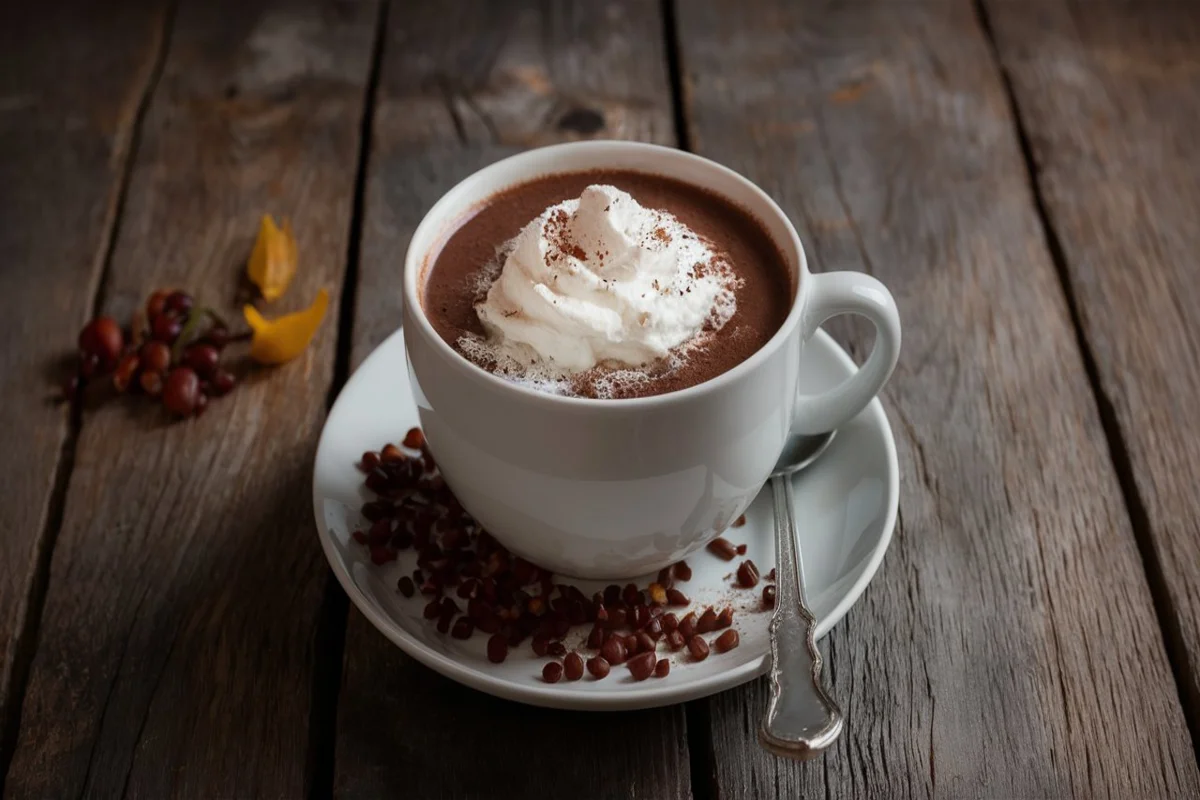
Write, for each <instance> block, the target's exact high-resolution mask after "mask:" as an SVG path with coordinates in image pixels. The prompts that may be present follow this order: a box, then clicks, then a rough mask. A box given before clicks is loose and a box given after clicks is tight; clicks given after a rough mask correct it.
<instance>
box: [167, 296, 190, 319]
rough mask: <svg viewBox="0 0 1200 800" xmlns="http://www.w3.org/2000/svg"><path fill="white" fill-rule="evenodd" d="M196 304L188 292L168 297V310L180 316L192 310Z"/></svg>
mask: <svg viewBox="0 0 1200 800" xmlns="http://www.w3.org/2000/svg"><path fill="white" fill-rule="evenodd" d="M193 305H195V302H194V301H193V300H192V296H191V295H190V294H188V293H187V292H171V293H170V294H169V295H167V302H166V310H167V311H173V312H175V313H176V314H179V315H180V316H183V315H184V314H186V313H187V312H189V311H191V310H192V306H193Z"/></svg>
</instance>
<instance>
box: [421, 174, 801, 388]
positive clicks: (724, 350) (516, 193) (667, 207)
mask: <svg viewBox="0 0 1200 800" xmlns="http://www.w3.org/2000/svg"><path fill="white" fill-rule="evenodd" d="M593 184H608V185H612V186H616V187H617V188H619V189H622V190H623V191H626V192H628V193H629V194H631V195H632V196H633V197H634V198H635V199H637V201H638V202H639V203H641V204H642V205H643V206H645V207H647V208H651V209H656V210H659V211H666V212H669V213H671V214H673V215H674V216H675V217H676V218H677V219H678V220H679V221H680V222H682V223H683V224H684V225H686V226H687V227H688V228H690V229H691V230H692V231H694V232H695V234H696V235H697V236H698V237H699V238H701V239H702V240H704V241H705V242H706V243H708V244H709V246H710V247H711V248H712V249H713V250H715V251H716V252H717V253H718V258H719V259H720V262H721V263H722V264H725V265H728V266H729V267H730V268H731V269H732V270H733V272H734V273H735V274H736V275H737V277H738V278H739V279H740V281H741V283H740V286H738V287H737V289H736V290H735V296H736V300H737V311H736V312H735V313H734V314H733V316H732V317H731V318H730V319H729V321H728V322H727V323H726V324H725V326H724V327H723V328H721V329H720V331H716V326H715V324H714V322H713V320H712V319H711V318H710V319H709V320H707V321H706V322H705V324H704V327H703V333H704V334H705V336H704V337H703V339H702V343H701V344H699V345H697V344H695V343H693V344H692V346H690V347H689V348H688V350H687V353H686V355H685V356H683V357H681V358H678V359H674V360H673V362H670V363H669V362H667V361H662V362H659V363H654V364H650V365H647V366H644V367H641V368H639V371H640V372H642V373H644V374H645V379H644V380H638V381H636V382H619V383H618V384H617V385H616V386H610V384H612V383H613V382H612V381H611V380H609V379H610V377H611V376H612V375H613V374H614V373H615V372H617V371H628V370H629V369H630V368H629V367H628V366H627V365H598V366H596V367H594V368H593V369H591V370H587V371H586V372H582V373H579V374H577V375H575V376H573V378H572V381H571V386H570V389H571V391H572V392H573V393H574V394H577V395H578V396H581V397H597V396H608V397H614V398H616V399H620V398H626V397H645V396H650V395H657V394H665V393H667V392H673V391H678V390H680V389H685V388H687V387H689V386H694V385H696V384H698V383H703V382H704V381H707V380H710V379H712V378H715V377H716V376H718V375H720V374H721V373H723V372H727V371H728V370H730V369H732V368H733V367H735V366H737V365H738V364H739V363H741V362H742V361H745V360H746V359H747V358H749V357H750V356H751V355H752V354H753V353H754V352H755V351H757V350H758V349H760V348H761V347H762V346H763V345H764V344H766V343H767V341H768V340H769V339H770V338H771V337H772V336H773V335H774V334H775V332H776V331H778V330H779V327H780V326H781V325H782V324H783V321H784V319H785V318H786V317H787V314H788V311H789V309H790V307H791V303H792V297H793V296H794V293H795V285H794V280H793V278H792V274H791V269H790V267H789V265H788V260H787V259H786V258H785V257H784V255H783V254H782V253H781V252H780V250H779V248H778V247H777V246H776V244H775V243H774V241H773V240H772V239H771V236H770V234H768V233H767V231H766V229H765V228H764V227H763V225H762V223H760V222H759V221H758V220H757V219H756V218H755V217H754V216H753V215H752V214H750V213H749V212H747V211H746V210H744V209H742V208H741V207H740V206H737V205H736V204H734V203H732V202H730V201H728V200H726V199H725V198H723V197H720V196H718V195H716V194H714V193H711V192H708V191H706V190H704V189H701V188H698V187H695V186H692V185H690V184H686V183H683V182H680V181H676V180H673V179H670V178H665V177H662V176H659V175H652V174H648V173H642V172H634V171H624V170H619V171H618V170H594V171H590V172H576V173H564V174H560V175H552V176H547V177H544V178H540V179H536V180H534V181H531V182H529V183H525V184H521V185H518V186H515V187H513V188H511V189H507V190H505V191H503V192H500V193H498V194H496V195H494V196H493V197H491V198H490V199H489V200H488V201H487V202H485V203H484V204H483V206H482V207H481V208H479V209H477V210H476V211H475V213H474V214H473V215H472V216H470V218H468V219H466V220H465V221H464V222H463V224H462V225H461V227H460V228H459V229H458V230H457V231H455V232H454V233H453V234H451V235H450V237H449V238H448V239H447V241H446V242H445V244H444V245H443V246H442V249H441V252H440V253H437V254H436V256H435V257H434V258H433V262H432V264H431V265H430V264H427V265H426V271H425V274H426V283H425V289H424V296H423V306H424V309H425V313H426V314H427V315H428V317H429V320H430V322H431V323H432V325H433V327H434V329H435V330H436V331H437V332H438V335H439V336H441V337H442V339H444V340H445V341H446V342H447V343H449V344H450V345H451V346H452V347H454V348H455V349H456V350H459V351H460V352H461V349H460V348H459V346H458V341H459V340H460V339H461V338H462V337H464V336H483V335H485V332H484V330H483V326H482V324H481V323H480V321H479V317H478V315H477V314H476V312H475V304H476V303H477V302H479V300H481V299H482V296H483V294H486V286H485V287H484V290H483V292H481V291H480V280H479V277H480V273H481V271H482V270H484V269H485V268H487V267H488V266H489V265H494V264H495V262H496V258H497V252H498V249H500V248H502V246H503V245H504V244H505V243H506V242H509V241H510V240H511V239H512V238H513V237H514V236H516V235H517V233H519V232H520V230H521V228H522V227H524V225H525V224H526V223H528V222H529V221H530V220H532V219H534V218H535V217H537V216H539V215H540V214H541V213H542V212H543V211H544V210H545V209H546V208H548V207H550V206H553V205H556V204H558V203H560V202H562V201H563V200H567V199H571V198H575V197H579V195H580V194H581V193H582V191H583V190H584V189H585V188H587V187H588V186H589V185H593ZM569 223H570V215H569V214H567V212H566V211H563V210H561V209H560V210H559V211H558V212H557V213H555V214H554V215H552V217H551V219H550V220H549V221H548V223H547V226H546V228H547V237H548V240H549V244H550V253H549V254H548V258H549V260H550V263H552V264H557V263H561V262H565V260H566V256H568V255H569V256H572V257H574V258H577V259H580V260H583V259H586V257H587V253H586V251H585V250H584V249H583V248H582V247H580V246H579V244H578V243H577V242H575V241H573V240H572V237H571V236H570V229H569ZM670 236H671V235H670V233H668V232H667V231H666V230H665V229H664V228H661V227H659V228H656V229H655V230H654V231H653V238H654V239H655V240H657V241H659V242H662V243H664V244H666V243H669V241H670ZM599 255H600V256H603V257H608V256H609V254H608V253H603V254H599ZM710 269H712V267H711V266H710V265H708V264H704V263H698V264H695V265H694V266H693V267H692V269H691V273H692V276H693V277H694V278H699V277H702V276H704V275H705V273H707V272H708V271H709V270H710ZM656 288H657V289H658V290H659V291H664V292H665V291H679V290H676V289H672V288H671V287H663V286H658V287H656ZM464 357H465V356H464ZM479 366H481V367H483V368H484V369H490V370H491V369H495V364H484V363H480V364H479ZM601 386H604V387H605V389H604V391H601V389H600V387H601Z"/></svg>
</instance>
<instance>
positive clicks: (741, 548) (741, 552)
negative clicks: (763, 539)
mask: <svg viewBox="0 0 1200 800" xmlns="http://www.w3.org/2000/svg"><path fill="white" fill-rule="evenodd" d="M737 554H738V555H739V556H744V555H746V545H744V544H739V545H738V546H737Z"/></svg>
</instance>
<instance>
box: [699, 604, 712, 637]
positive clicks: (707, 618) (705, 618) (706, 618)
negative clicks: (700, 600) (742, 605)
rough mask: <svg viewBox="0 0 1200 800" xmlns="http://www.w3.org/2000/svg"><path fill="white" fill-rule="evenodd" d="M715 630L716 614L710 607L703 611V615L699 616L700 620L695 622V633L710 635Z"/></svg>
mask: <svg viewBox="0 0 1200 800" xmlns="http://www.w3.org/2000/svg"><path fill="white" fill-rule="evenodd" d="M716 629H717V612H716V611H713V609H712V606H709V607H708V608H706V609H704V613H703V614H701V615H700V619H699V621H698V622H696V633H711V632H712V631H715V630H716Z"/></svg>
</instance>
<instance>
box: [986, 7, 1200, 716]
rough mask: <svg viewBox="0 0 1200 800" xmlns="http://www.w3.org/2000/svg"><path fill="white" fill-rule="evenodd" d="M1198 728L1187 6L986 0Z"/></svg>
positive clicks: (1197, 178) (1197, 230) (1198, 464)
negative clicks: (1026, 133) (1133, 494)
mask: <svg viewBox="0 0 1200 800" xmlns="http://www.w3.org/2000/svg"><path fill="white" fill-rule="evenodd" d="M987 9H988V11H989V18H990V19H991V20H992V24H993V25H994V30H995V34H996V37H997V46H998V49H999V52H1000V57H1001V61H1002V63H1003V65H1004V68H1005V70H1006V71H1007V73H1008V74H1009V76H1010V79H1011V81H1012V87H1013V91H1014V93H1015V99H1016V103H1017V109H1018V113H1019V115H1020V116H1021V118H1022V120H1023V122H1024V125H1025V127H1026V130H1027V132H1028V136H1029V140H1030V143H1031V149H1032V152H1033V158H1034V161H1035V164H1036V167H1037V181H1038V184H1039V186H1040V189H1041V192H1042V197H1043V198H1044V202H1045V205H1046V208H1047V211H1048V214H1049V220H1050V224H1051V228H1052V229H1053V231H1054V233H1055V234H1056V236H1057V239H1058V241H1059V242H1060V244H1061V249H1062V251H1063V255H1064V261H1065V267H1066V269H1067V274H1068V276H1069V283H1070V287H1071V290H1072V292H1073V293H1074V296H1075V302H1076V305H1077V308H1078V312H1079V321H1080V323H1081V324H1082V328H1083V332H1084V335H1085V337H1086V340H1087V347H1088V348H1089V350H1090V352H1091V355H1092V357H1093V359H1094V363H1095V369H1096V373H1097V377H1098V380H1099V389H1100V393H1101V395H1102V397H1103V398H1104V403H1105V406H1106V407H1105V410H1106V411H1107V412H1108V414H1109V415H1110V418H1111V422H1112V430H1110V435H1116V436H1118V437H1119V439H1120V441H1119V442H1118V443H1117V445H1116V451H1117V460H1118V463H1119V465H1120V466H1121V468H1122V470H1123V471H1124V473H1125V474H1124V475H1123V476H1122V477H1123V482H1124V483H1125V485H1126V488H1127V490H1128V491H1133V492H1134V493H1135V494H1136V499H1135V501H1134V504H1135V506H1136V507H1137V511H1136V512H1135V516H1134V524H1135V525H1136V526H1138V528H1139V531H1138V532H1139V533H1140V534H1141V535H1142V536H1143V537H1144V539H1145V541H1146V544H1147V550H1148V555H1149V557H1148V559H1147V562H1148V563H1147V566H1148V568H1149V569H1150V571H1151V579H1152V582H1153V583H1154V584H1155V585H1156V587H1157V588H1159V589H1160V591H1161V595H1160V596H1161V597H1162V599H1163V600H1164V601H1165V602H1164V603H1163V606H1164V608H1165V611H1166V613H1167V615H1168V619H1167V621H1166V625H1165V627H1166V630H1167V643H1168V647H1169V648H1170V649H1171V650H1172V656H1173V657H1174V660H1175V663H1176V667H1177V670H1178V672H1179V675H1178V680H1179V681H1180V683H1181V687H1180V688H1181V690H1182V692H1183V695H1184V698H1185V703H1186V708H1187V711H1188V714H1189V716H1190V717H1191V719H1192V722H1193V724H1192V735H1193V736H1196V735H1197V734H1198V733H1200V583H1198V582H1197V569H1198V567H1200V492H1198V490H1197V486H1198V485H1200V417H1197V416H1196V414H1195V413H1194V409H1195V405H1196V400H1197V398H1200V318H1198V317H1197V314H1196V310H1195V309H1197V308H1200V283H1198V282H1197V280H1196V276H1197V270H1196V253H1197V250H1198V249H1200V225H1198V223H1197V219H1196V209H1197V208H1198V207H1200V165H1197V163H1196V159H1195V155H1194V152H1193V150H1194V147H1195V141H1196V130H1197V127H1198V126H1200V6H1197V5H1196V4H1195V3H1179V2H1157V3H1136V4H1135V3H1126V2H1108V1H1107V0H1105V2H1090V3H1087V4H1086V5H1083V6H1078V5H1075V4H1071V3H1062V2H1047V3H1037V4H1036V6H1034V7H1028V4H1014V3H1012V2H992V3H988V4H987Z"/></svg>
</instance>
